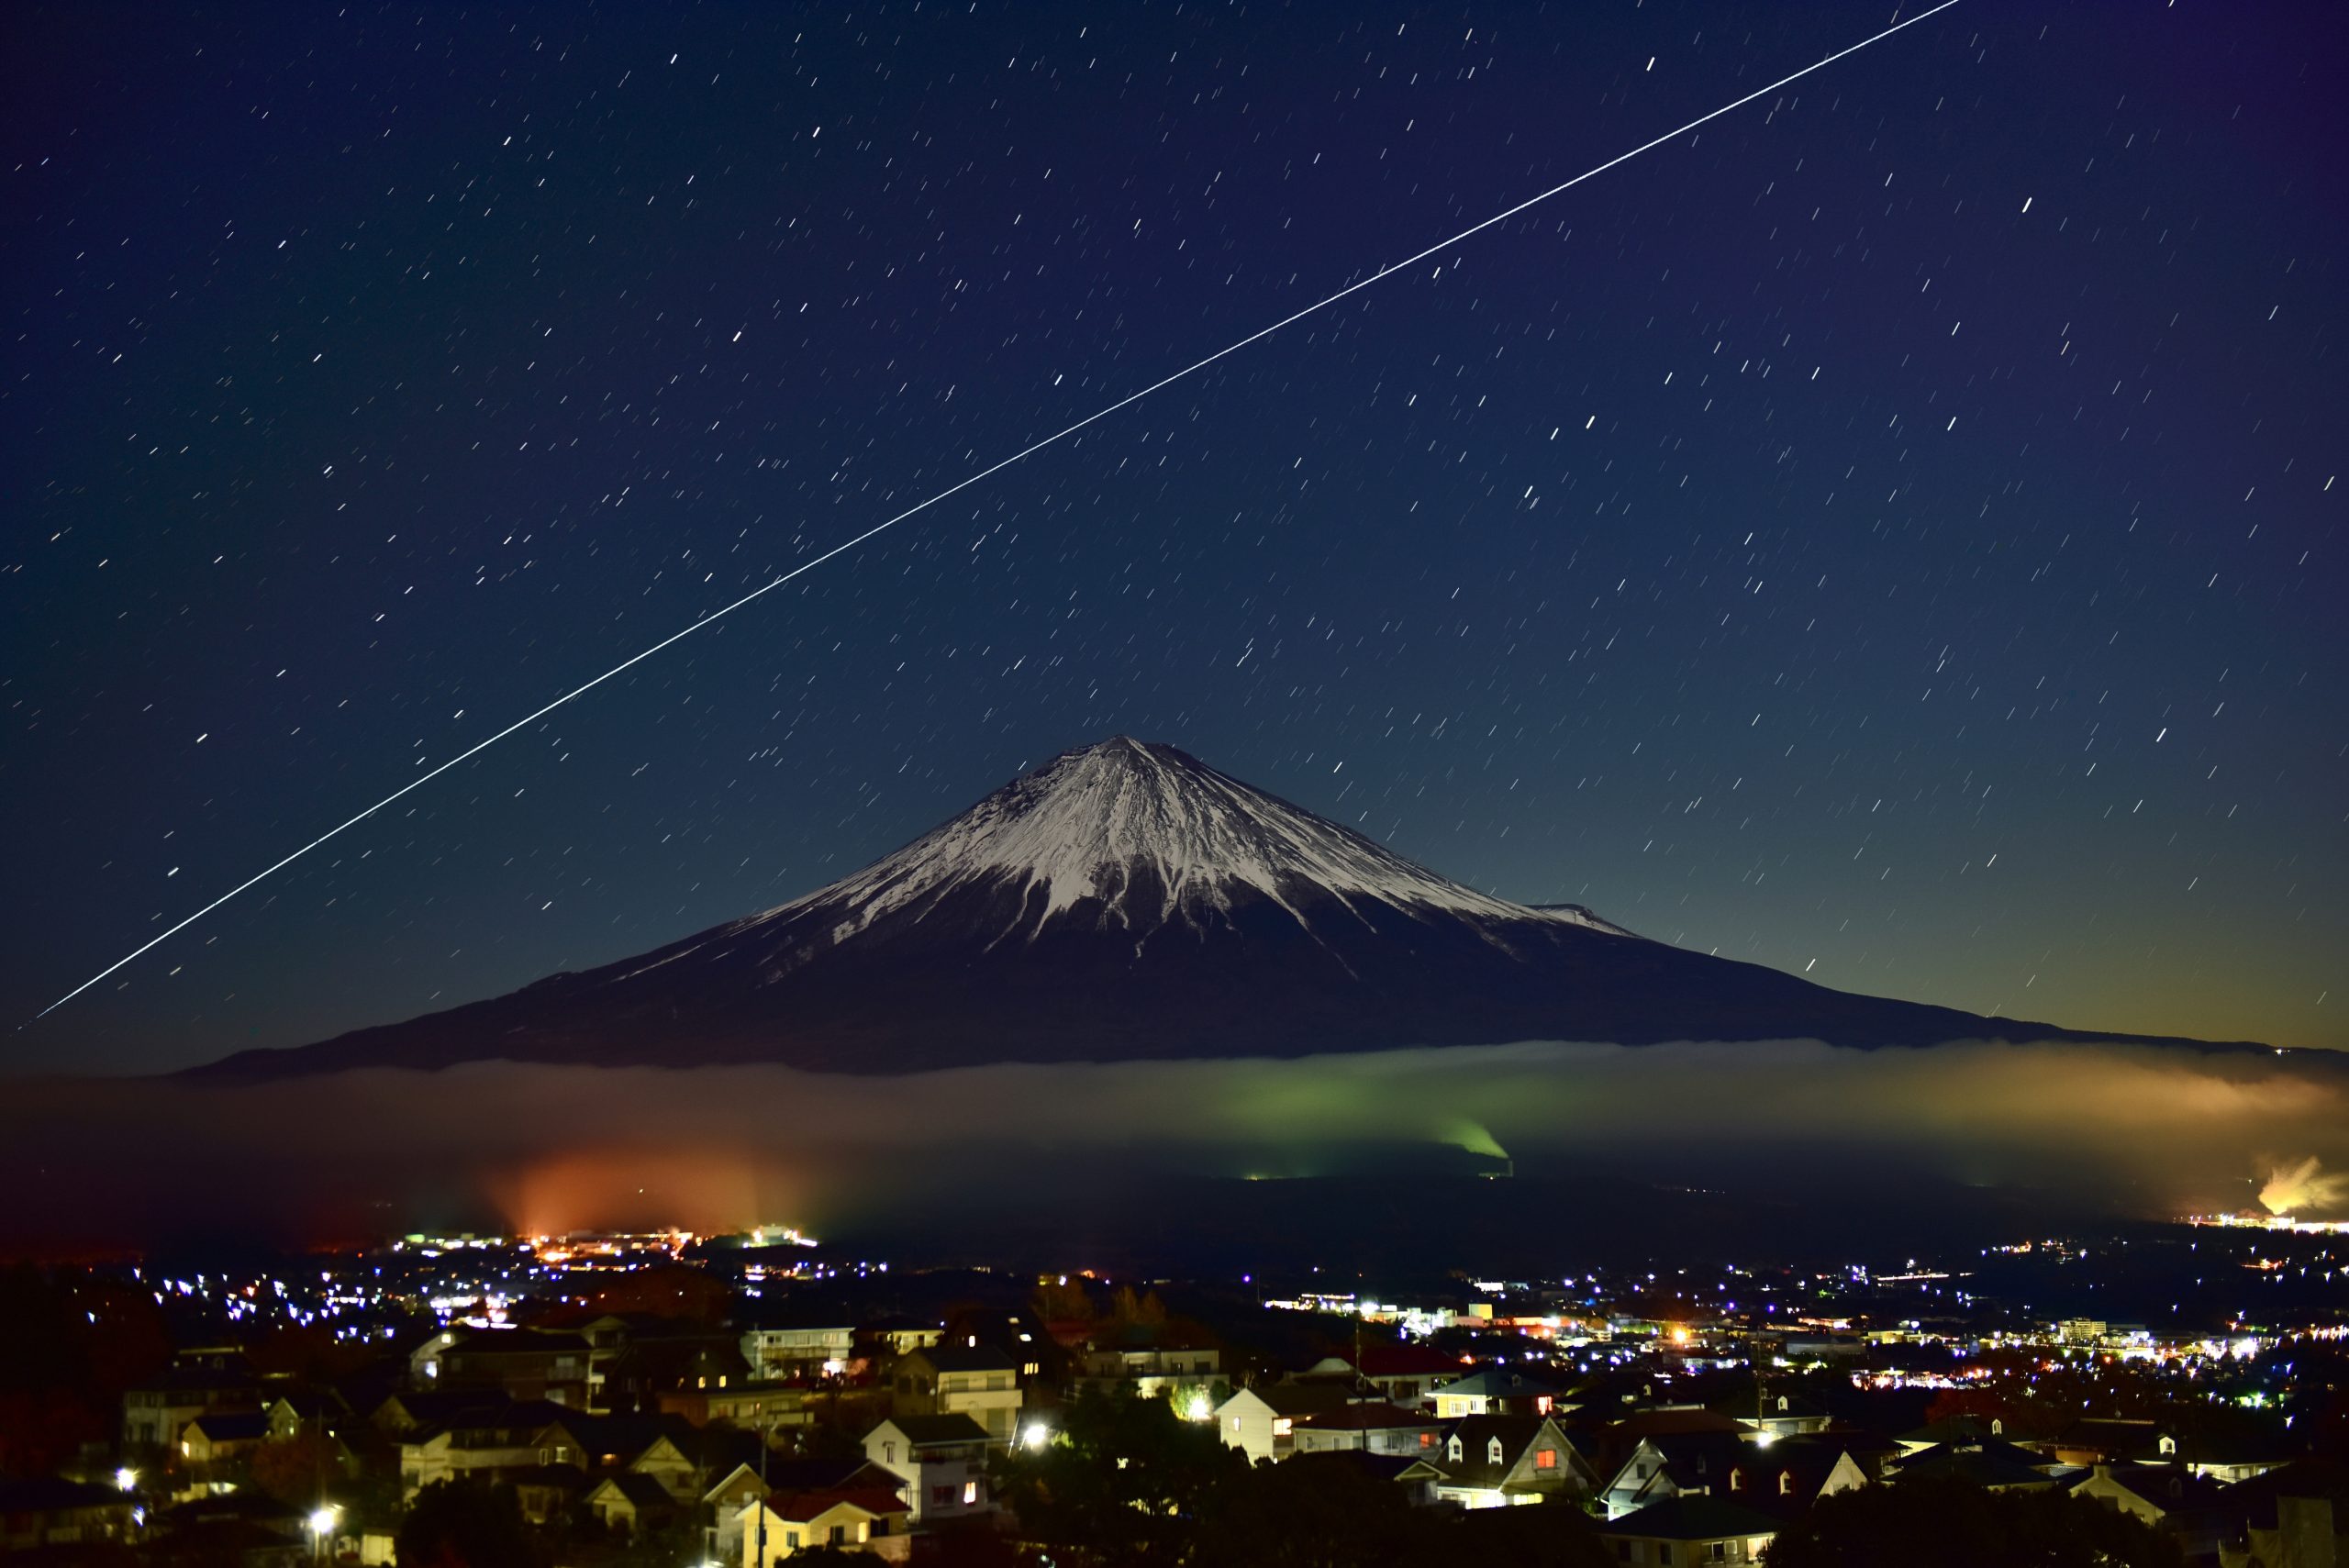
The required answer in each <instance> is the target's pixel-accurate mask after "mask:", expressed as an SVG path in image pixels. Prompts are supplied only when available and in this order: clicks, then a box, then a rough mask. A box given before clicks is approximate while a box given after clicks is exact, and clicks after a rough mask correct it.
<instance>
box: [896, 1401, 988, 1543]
mask: <svg viewBox="0 0 2349 1568" xmlns="http://www.w3.org/2000/svg"><path fill="white" fill-rule="evenodd" d="M994 1446H996V1445H995V1444H994V1442H993V1441H992V1440H991V1439H990V1438H989V1436H988V1434H987V1432H986V1431H985V1429H983V1428H981V1427H980V1425H979V1424H978V1422H976V1421H974V1420H973V1419H972V1418H970V1417H969V1416H968V1415H964V1414H959V1413H958V1414H956V1415H952V1416H892V1417H891V1418H889V1419H887V1420H885V1421H884V1422H882V1423H881V1424H880V1425H879V1426H877V1427H875V1428H874V1429H872V1430H871V1431H869V1432H867V1433H865V1434H864V1457H865V1461H866V1462H867V1463H869V1464H871V1465H874V1466H875V1467H877V1468H879V1469H881V1470H884V1471H886V1472H888V1473H890V1474H891V1475H893V1476H894V1477H896V1479H897V1480H898V1482H899V1483H900V1485H899V1486H898V1487H897V1496H899V1497H901V1498H902V1499H904V1501H905V1503H906V1507H907V1516H908V1518H910V1519H911V1520H912V1522H913V1523H915V1524H918V1525H924V1526H927V1525H932V1524H936V1523H939V1522H941V1521H942V1520H947V1519H957V1518H970V1517H972V1516H974V1515H978V1514H986V1513H992V1512H993V1511H994V1509H995V1499H994V1498H993V1497H992V1496H990V1495H989V1493H988V1490H987V1453H988V1451H989V1450H990V1449H991V1448H993V1447H994Z"/></svg>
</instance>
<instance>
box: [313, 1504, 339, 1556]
mask: <svg viewBox="0 0 2349 1568" xmlns="http://www.w3.org/2000/svg"><path fill="white" fill-rule="evenodd" d="M341 1513H342V1510H341V1509H340V1508H338V1507H334V1506H333V1505H332V1504H329V1503H322V1504H320V1505H319V1506H318V1507H315V1508H312V1509H311V1510H310V1519H309V1524H310V1556H311V1559H312V1560H313V1561H316V1560H317V1558H319V1557H321V1556H323V1555H325V1552H326V1547H327V1538H328V1536H330V1535H332V1534H333V1533H334V1522H335V1520H336V1519H337V1518H339V1517H340V1515H341Z"/></svg>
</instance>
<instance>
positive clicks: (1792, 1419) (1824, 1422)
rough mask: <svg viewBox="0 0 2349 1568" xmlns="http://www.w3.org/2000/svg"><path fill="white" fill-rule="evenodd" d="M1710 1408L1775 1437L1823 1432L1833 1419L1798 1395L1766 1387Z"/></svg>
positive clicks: (1802, 1435) (1718, 1413) (1742, 1424)
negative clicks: (1746, 1396) (1759, 1391)
mask: <svg viewBox="0 0 2349 1568" xmlns="http://www.w3.org/2000/svg"><path fill="white" fill-rule="evenodd" d="M1713 1410H1714V1413H1715V1414H1717V1415H1722V1416H1727V1417H1729V1418H1731V1419H1732V1420H1734V1421H1736V1422H1737V1423H1738V1424H1739V1425H1741V1426H1744V1427H1750V1428H1752V1429H1753V1430H1755V1431H1757V1432H1767V1433H1769V1434H1770V1435H1771V1436H1772V1437H1774V1438H1798V1437H1808V1436H1809V1435H1811V1434H1813V1433H1816V1432H1823V1431H1825V1430H1826V1429H1828V1428H1829V1427H1830V1426H1831V1425H1832V1424H1833V1422H1834V1418H1832V1417H1831V1416H1830V1415H1829V1414H1828V1413H1827V1412H1826V1411H1825V1410H1823V1409H1821V1408H1820V1407H1818V1406H1817V1405H1814V1404H1812V1403H1811V1402H1810V1401H1809V1400H1808V1399H1806V1398H1804V1397H1803V1396H1801V1395H1799V1394H1772V1393H1770V1392H1769V1391H1768V1390H1766V1389H1765V1390H1763V1391H1762V1392H1761V1393H1759V1394H1757V1395H1756V1396H1754V1397H1753V1398H1751V1399H1742V1400H1730V1401H1727V1402H1724V1403H1722V1404H1720V1405H1716V1406H1714V1407H1713Z"/></svg>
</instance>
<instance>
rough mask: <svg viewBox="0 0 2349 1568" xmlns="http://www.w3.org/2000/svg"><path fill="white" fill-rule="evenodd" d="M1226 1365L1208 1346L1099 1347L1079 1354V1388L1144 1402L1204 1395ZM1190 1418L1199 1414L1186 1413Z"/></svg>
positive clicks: (1132, 1345)
mask: <svg viewBox="0 0 2349 1568" xmlns="http://www.w3.org/2000/svg"><path fill="white" fill-rule="evenodd" d="M1222 1366H1223V1357H1222V1354H1221V1352H1219V1351H1216V1350H1214V1349H1212V1348H1210V1347H1208V1346H1203V1345H1202V1346H1175V1345H1151V1344H1131V1345H1095V1346H1093V1347H1091V1348H1089V1349H1086V1350H1085V1351H1079V1352H1078V1353H1077V1358H1076V1378H1075V1382H1076V1385H1077V1387H1078V1388H1079V1389H1080V1390H1084V1389H1093V1390H1097V1391H1098V1392H1101V1393H1105V1394H1106V1393H1109V1392H1112V1391H1114V1390H1117V1389H1125V1390H1127V1391H1128V1392H1130V1393H1131V1394H1133V1395H1135V1396H1138V1397H1141V1398H1144V1399H1157V1398H1163V1397H1165V1396H1170V1395H1173V1394H1175V1392H1176V1391H1177V1390H1183V1389H1188V1390H1191V1391H1193V1393H1194V1395H1195V1396H1204V1395H1205V1392H1206V1388H1207V1385H1208V1384H1211V1383H1213V1382H1214V1381H1215V1380H1216V1377H1217V1375H1218V1373H1220V1372H1221V1370H1222ZM1182 1414H1183V1415H1184V1416H1186V1417H1195V1416H1197V1414H1198V1412H1197V1411H1193V1410H1185V1411H1183V1412H1182Z"/></svg>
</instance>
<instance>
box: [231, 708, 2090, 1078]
mask: <svg viewBox="0 0 2349 1568" xmlns="http://www.w3.org/2000/svg"><path fill="white" fill-rule="evenodd" d="M1787 1038H1809V1039H1817V1040H1826V1041H1827V1042H1829V1043H1830V1044H1833V1045H1843V1046H1855V1047H1875V1046H1887V1045H1929V1044H1934V1043H1938V1042H1940V1041H1943V1040H1958V1039H1999V1038H2004V1039H2032V1040H2041V1039H2051V1038H2053V1039H2078V1040H2091V1039H2107V1038H2111V1037H2108V1036H2097V1035H2084V1034H2079V1033H2077V1032H2076V1031H2071V1030H2065V1029H2056V1028H2054V1027H2053V1026H2049V1025H2043V1024H2023V1023H2017V1022H2015V1021H2014V1020H2011V1019H2007V1018H1981V1017H1977V1016H1976V1015H1974V1014H1971V1013H1962V1012H1958V1011H1955V1010H1954V1009H1951V1008H1947V1007H1932V1006H1921V1005H1919V1004H1915V1003H1909V1002H1895V1001H1887V1000H1882V999H1878V998H1876V997H1869V996H1857V995H1850V994H1849V993H1845V992H1840V991H1831V990H1829V989H1827V988H1826V987H1824V986H1820V985H1813V984H1810V983H1809V982H1808V981H1804V980H1799V979H1797V978H1796V977H1794V976H1793V975H1790V974H1785V973H1780V972H1778V971H1776V970H1774V969H1765V968H1763V967H1761V966H1759V965H1755V964H1748V963H1738V962H1732V961H1731V960H1728V959H1720V958H1713V957H1709V956H1707V955H1705V954H1702V953H1695V952H1687V951H1683V950H1681V949H1679V948H1675V947H1672V946H1669V945H1667V944H1665V943H1662V942H1655V941H1650V940H1646V939H1645V938H1642V937H1638V936H1634V935H1633V934H1632V933H1631V932H1629V931H1626V930H1624V929H1622V928H1621V927H1619V926H1615V925H1611V924H1609V922H1607V921H1605V920H1602V919H1600V918H1599V917H1597V916H1595V915H1593V914H1591V913H1590V912H1589V911H1588V910H1586V909H1583V908H1580V907H1578V906H1541V907H1536V906H1528V905H1522V904H1512V903H1510V902H1508V900H1506V899H1502V898H1496V897H1493V896H1492V895H1487V894H1483V893H1479V892H1477V891H1476V890H1475V889H1474V888H1472V887H1467V886H1464V885H1463V884H1460V883H1456V882H1453V881H1451V880H1450V879H1448V878H1446V877H1442V876H1439V875H1437V874H1436V873H1433V872H1431V871H1430V870H1428V869H1427V868H1426V867H1424V866H1420V865H1418V864H1416V863H1414V862H1410V861H1408V860H1405V859H1404V858H1403V857H1402V856H1400V855H1397V854H1396V853H1395V852H1394V851H1390V850H1388V849H1386V848H1385V847H1384V846H1382V845H1380V844H1378V843H1376V842H1375V841H1373V840H1369V839H1367V838H1364V836H1363V835H1361V834H1359V833H1356V832H1354V831H1353V830H1352V829H1351V828H1343V827H1341V826H1339V825H1338V824H1337V823H1334V822H1331V821H1329V820H1327V819H1326V818H1324V817H1317V816H1315V815H1314V814H1313V813H1312V812H1309V811H1307V810H1305V809H1303V808H1302V807H1299V806H1292V805H1291V804H1289V803H1288V802H1287V801H1285V800H1281V799H1279V798H1277V797H1276V796H1274V795H1267V794H1265V793H1264V792H1263V791H1262V790H1258V789H1255V788H1252V787H1251V786H1250V785H1248V784H1242V783H1241V782H1240V781H1239V780H1237V779H1234V778H1231V777H1230V776H1229V775H1227V774H1224V773H1218V772H1217V771H1216V770H1215V769H1213V768H1211V767H1208V765H1207V764H1206V763H1204V762H1200V761H1198V760H1197V758H1195V757H1192V756H1190V755H1188V754H1186V753H1185V752H1183V751H1177V750H1175V748H1174V747H1172V746H1163V745H1155V744H1151V743H1148V742H1144V741H1140V740H1130V739H1128V738H1126V737H1124V736H1118V737H1114V738H1112V739H1110V740H1103V741H1100V742H1098V743H1097V744H1095V745H1091V746H1085V747H1081V748H1079V749H1078V750H1076V751H1066V752H1063V753H1062V754H1061V755H1060V756H1057V757H1054V758H1053V759H1052V761H1050V762H1046V763H1045V764H1044V765H1043V766H1041V767H1040V768H1037V769H1036V770H1035V771H1033V772H1032V773H1026V774H1023V775H1022V776H1020V777H1019V778H1017V779H1014V780H1013V781H1012V782H1011V783H1009V784H1006V785H1004V786H1003V787H1002V788H1001V789H998V790H996V792H995V793H994V794H993V795H988V796H987V797H986V798H985V799H984V800H981V801H980V802H979V803H978V804H977V805H975V806H972V807H971V808H970V809H969V810H967V811H965V812H963V814H962V815H960V816H958V817H954V818H952V820H950V821H948V822H945V823H943V824H941V826H940V827H938V828H934V829H932V830H931V831H930V832H929V833H927V834H924V835H923V836H922V837H921V838H919V839H918V840H914V842H912V843H910V844H908V845H907V846H906V847H905V848H903V849H901V850H899V851H896V853H894V854H891V855H887V856H885V857H884V858H883V859H881V860H878V861H876V862H874V863H873V864H871V865H869V866H867V867H865V868H864V869H863V871H860V872H858V873H855V874H854V875H852V876H850V877H847V878H845V879H843V880H842V881H840V882H837V883H834V884H832V885H830V886H829V887H825V888H819V889H818V890H817V891H816V892H814V893H810V894H808V895H807V896H805V897H803V898H799V899H796V900H794V901H793V902H791V903H789V904H785V905H784V906H781V907H779V908H774V909H770V910H766V911H764V912H763V913H761V914H757V915H751V916H748V917H744V918H742V919H739V920H735V921H732V922H730V923H729V924H727V925H723V926H719V927H717V928H715V929H711V930H707V931H703V932H701V933H700V934H698V935H696V936H692V937H687V938H685V940H682V941H678V942H674V943H672V944H670V945H669V946H667V947H663V948H660V949H657V950H655V951H651V952H649V953H646V954H643V955H642V956H640V957H638V958H633V959H628V960H624V961H623V962H618V963H614V964H608V965H606V966H605V967H603V968H600V969H594V970H588V971H585V972H584V973H563V974H556V975H551V976H550V977H548V978H547V979H544V980H541V981H539V982H538V983H536V984H532V985H529V986H526V987H525V988H523V989H522V990H520V991H517V992H514V993H512V994H511V995H505V996H499V997H495V998H493V999H491V1000H488V1001H484V1002H475V1003H473V1004H470V1005H468V1006H462V1007H456V1008H452V1009H451V1010H450V1011H447V1012H443V1013H434V1014H429V1015H427V1016H426V1017H423V1018H413V1019H410V1020H408V1021H407V1022H406V1023H400V1024H390V1025H385V1026H382V1027H379V1028H374V1029H361V1030H358V1031H356V1032H354V1033H351V1034H346V1035H342V1036H340V1037H338V1038H336V1039H334V1040H327V1041H325V1042H323V1043H321V1044H318V1045H312V1046H305V1047H301V1048H298V1049H295V1050H291V1051H247V1052H243V1053H241V1054H239V1055H237V1056H232V1057H229V1058H228V1059H227V1060H225V1061H222V1062H215V1063H213V1064H212V1065H211V1066H208V1067H204V1068H198V1069H196V1070H195V1073H196V1074H197V1075H200V1076H206V1077H273V1076H279V1075H284V1074H287V1073H314V1072H328V1071H334V1070H338V1069H341V1068H347V1067H362V1066H379V1067H382V1066H388V1067H413V1068H439V1067H446V1066H451V1065H454V1064H456V1063H458V1062H473V1061H484V1060H492V1059H508V1060H517V1061H530V1062H584V1063H593V1064H600V1065H608V1066H620V1065H627V1066H672V1067H689V1066H707V1065H716V1064H727V1063H741V1062H780V1063H785V1064H787V1065H790V1066H795V1067H801V1068H807V1069H815V1070H821V1071H830V1072H848V1073H902V1072H913V1071H919V1070H924V1069H931V1068H946V1067H963V1066H974V1065H979V1064H983V1063H987V1062H1105V1061H1127V1060H1137V1059H1153V1058H1155V1059H1163V1058H1200V1057H1231V1056H1301V1055H1308V1054H1313V1053H1317V1052H1323V1051H1374V1050H1385V1049H1391V1048H1397V1047H1408V1046H1444V1045H1469V1044H1496V1043H1501V1042H1505V1041H1509V1040H1612V1041H1619V1042H1621V1043H1624V1044H1631V1045H1638V1044H1650V1043H1653V1042H1656V1041H1661V1040H1772V1039H1787Z"/></svg>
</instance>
